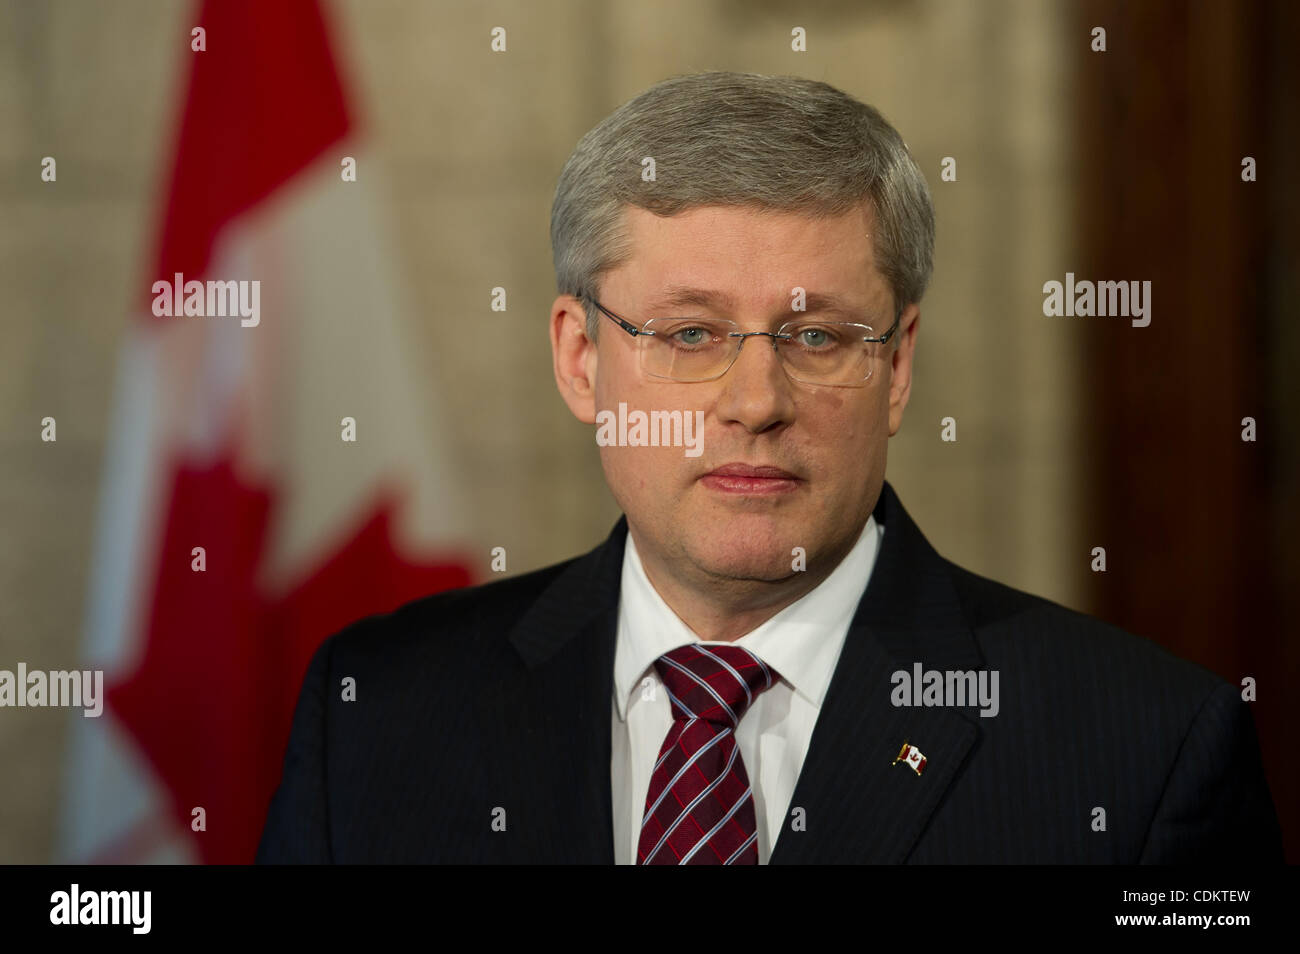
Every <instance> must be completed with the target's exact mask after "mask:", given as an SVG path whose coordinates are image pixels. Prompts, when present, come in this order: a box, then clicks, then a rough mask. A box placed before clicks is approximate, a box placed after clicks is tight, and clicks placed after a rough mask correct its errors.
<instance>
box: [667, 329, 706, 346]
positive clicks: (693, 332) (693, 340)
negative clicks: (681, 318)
mask: <svg viewBox="0 0 1300 954" xmlns="http://www.w3.org/2000/svg"><path fill="white" fill-rule="evenodd" d="M672 336H673V338H674V339H675V340H676V341H677V343H678V344H684V345H701V344H708V342H709V341H710V340H711V339H712V338H713V333H712V332H710V331H709V329H708V328H700V327H698V326H691V327H688V328H679V329H678V330H677V331H674V332H673V335H672Z"/></svg>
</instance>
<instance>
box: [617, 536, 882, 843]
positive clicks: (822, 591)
mask: <svg viewBox="0 0 1300 954" xmlns="http://www.w3.org/2000/svg"><path fill="white" fill-rule="evenodd" d="M884 533H885V528H884V527H883V526H881V525H879V524H878V523H876V520H875V517H869V518H868V519H867V523H866V526H865V527H863V529H862V534H861V536H860V537H859V538H858V542H857V543H856V544H855V545H854V547H853V549H852V550H850V551H849V553H848V555H847V556H846V557H845V558H844V559H843V560H841V561H840V564H839V566H837V567H836V568H835V569H834V570H833V571H832V572H831V574H830V575H829V576H828V577H826V579H824V580H823V581H822V582H821V583H820V584H818V586H817V587H816V588H815V589H814V590H812V591H811V592H809V593H807V594H805V595H804V596H803V597H801V598H800V599H799V600H797V601H796V602H794V603H791V604H790V605H789V606H787V607H786V608H785V609H783V610H781V612H779V613H777V614H776V615H775V616H773V617H772V618H771V619H769V620H768V621H767V622H765V623H763V624H762V625H761V626H759V627H758V628H757V629H754V630H751V631H750V632H748V633H746V634H745V635H744V636H741V637H740V638H739V639H737V640H736V641H735V642H734V643H731V644H730V645H735V646H743V647H745V648H746V649H748V650H749V651H750V652H752V653H753V654H754V655H756V656H758V658H759V659H761V660H763V662H765V663H767V664H768V665H770V666H772V667H773V668H775V669H776V671H777V672H778V673H780V675H781V678H780V679H778V680H777V681H776V683H774V684H773V685H772V686H771V687H770V688H769V689H767V690H765V691H764V692H762V693H761V694H759V696H758V698H757V699H755V700H754V703H753V705H751V706H750V708H749V711H748V712H746V713H745V715H744V716H743V717H742V718H741V720H740V725H739V727H738V728H737V729H736V743H737V745H738V746H739V747H740V757H741V758H742V759H743V760H744V762H745V771H746V773H747V774H748V775H749V781H750V786H751V788H752V790H753V797H754V815H755V820H756V821H757V823H758V863H759V864H767V861H768V859H769V858H770V857H771V856H772V849H773V848H774V847H775V843H776V836H777V835H778V834H779V833H780V832H781V831H782V829H783V827H784V822H785V816H786V811H787V809H788V808H789V805H790V799H791V797H792V796H793V795H794V787H795V782H796V781H797V780H798V778H799V772H800V770H801V769H802V768H803V760H804V756H805V755H807V754H808V743H809V740H811V738H812V732H813V725H814V724H815V723H816V722H817V714H818V713H819V712H820V711H821V706H822V700H823V699H824V698H825V696H826V689H827V687H828V686H829V685H830V681H831V675H832V674H833V673H834V672H835V664H836V662H837V661H838V660H839V657H840V650H841V649H842V648H843V647H844V638H845V636H847V635H848V631H849V623H850V622H851V621H852V620H853V614H854V612H855V611H856V610H857V606H858V602H859V601H860V600H861V599H862V594H863V592H864V591H865V590H866V587H867V581H868V580H869V579H870V578H871V570H872V567H873V566H875V562H876V555H877V554H878V553H879V550H880V542H881V538H882V537H883V536H884ZM705 642H706V641H704V640H701V639H700V637H699V636H697V635H696V634H695V632H694V631H693V630H692V629H691V628H690V627H689V626H687V625H686V624H685V623H684V622H682V620H681V617H679V616H678V615H677V614H676V613H674V612H673V611H672V609H671V608H670V607H669V606H668V604H667V603H665V602H664V601H663V598H662V597H661V596H660V595H659V593H658V592H657V591H656V590H655V588H654V586H653V585H652V584H651V582H650V580H649V578H648V577H647V576H646V574H645V568H644V567H643V566H642V565H641V556H640V554H638V553H637V550H636V545H635V544H634V543H633V542H632V535H631V534H630V533H629V534H628V536H627V545H626V547H625V549H624V551H623V578H622V583H621V589H620V592H619V609H618V634H617V644H616V648H615V651H614V699H613V705H612V708H613V748H612V752H611V758H610V781H611V785H612V795H613V812H614V860H615V862H616V863H617V864H621V865H626V864H635V863H636V853H637V844H638V842H639V841H640V835H641V819H642V816H643V814H644V812H645V801H646V793H647V792H648V791H649V789H650V773H651V770H652V769H653V768H654V763H655V760H656V759H657V758H658V757H659V749H660V747H661V746H662V745H663V742H664V737H665V736H667V734H668V729H669V728H670V727H671V726H672V721H673V716H672V707H671V705H670V703H669V702H668V694H667V693H666V692H664V691H663V682H662V681H661V680H660V679H659V673H658V672H657V671H656V670H655V667H654V662H655V660H656V659H658V658H659V657H660V656H661V655H663V654H664V653H666V652H668V651H669V650H671V649H676V648H677V647H678V646H684V645H686V644H687V643H705ZM708 644H709V643H706V645H708ZM712 645H727V644H716V643H714V644H712Z"/></svg>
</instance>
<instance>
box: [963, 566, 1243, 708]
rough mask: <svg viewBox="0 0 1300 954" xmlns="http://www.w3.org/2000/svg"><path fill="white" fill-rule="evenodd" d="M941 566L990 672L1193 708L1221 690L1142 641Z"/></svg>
mask: <svg viewBox="0 0 1300 954" xmlns="http://www.w3.org/2000/svg"><path fill="white" fill-rule="evenodd" d="M944 562H945V563H946V564H947V566H948V569H949V573H950V576H951V579H952V582H953V587H954V589H955V590H956V592H957V596H958V599H959V600H960V602H961V604H962V609H963V614H964V615H965V618H966V620H967V622H968V623H969V624H970V627H971V630H972V631H973V632H974V634H975V637H976V639H977V641H978V643H979V645H980V649H981V652H982V653H983V654H984V656H985V658H986V659H987V660H988V661H989V666H990V668H997V665H998V664H1006V665H1009V666H1012V667H1014V668H1016V669H1019V670H1020V672H1021V673H1023V674H1026V675H1029V674H1031V673H1032V674H1033V676H1034V677H1035V678H1040V679H1043V680H1044V681H1045V683H1056V682H1070V683H1079V682H1080V681H1081V680H1082V681H1084V682H1085V683H1093V684H1094V685H1096V684H1100V685H1109V686H1111V687H1112V688H1113V689H1114V690H1115V691H1116V693H1117V695H1121V696H1122V695H1125V694H1127V691H1130V690H1131V691H1135V692H1145V693H1151V692H1156V693H1163V694H1169V693H1174V694H1175V695H1177V696H1178V697H1180V698H1182V699H1183V700H1191V699H1195V700H1198V701H1200V700H1204V699H1205V698H1206V697H1208V696H1209V695H1210V693H1212V692H1213V691H1214V690H1216V689H1220V688H1222V687H1223V686H1225V685H1227V682H1226V681H1225V680H1224V679H1223V678H1222V677H1221V676H1219V675H1217V674H1216V673H1214V672H1211V671H1210V670H1209V669H1207V668H1205V667H1204V666H1201V665H1199V664H1197V663H1194V662H1191V661H1190V660H1187V659H1183V658H1182V657H1180V656H1177V655H1175V654H1174V653H1172V652H1171V651H1169V650H1168V649H1166V648H1165V647H1164V646H1162V645H1160V644H1159V643H1158V642H1156V641H1155V640H1153V639H1151V638H1149V637H1146V636H1142V635H1138V634H1135V633H1132V632H1129V631H1127V630H1125V629H1122V628H1121V627H1119V626H1116V625H1114V624H1111V623H1108V622H1106V621H1104V620H1102V619H1098V618H1097V617H1095V616H1089V615H1088V614H1086V613H1083V612H1080V611H1078V610H1074V609H1071V608H1069V607H1067V606H1063V605H1061V604H1060V603H1056V602H1054V601H1052V600H1050V599H1047V598H1045V597H1042V596H1037V595H1035V594H1033V593H1029V592H1026V591H1024V590H1018V589H1016V588H1014V587H1012V586H1008V585H1007V584H1005V583H1000V582H998V581H996V580H992V579H989V578H987V577H984V576H980V575H979V574H977V573H973V572H971V571H970V570H967V569H964V568H962V567H960V566H957V565H956V564H954V563H952V562H950V561H946V560H945V561H944ZM1093 680H1096V682H1093ZM1171 701H1172V700H1171Z"/></svg>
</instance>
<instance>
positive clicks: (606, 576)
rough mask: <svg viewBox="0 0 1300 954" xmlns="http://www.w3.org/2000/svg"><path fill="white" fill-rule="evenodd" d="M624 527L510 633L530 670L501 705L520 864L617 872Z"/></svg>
mask: <svg viewBox="0 0 1300 954" xmlns="http://www.w3.org/2000/svg"><path fill="white" fill-rule="evenodd" d="M626 533H627V523H626V521H625V520H623V519H620V520H619V522H618V523H617V524H616V525H615V527H614V529H613V531H612V532H611V533H610V535H609V538H608V539H607V540H606V541H605V542H604V543H602V544H601V545H600V546H599V547H597V548H596V549H595V550H592V551H591V552H590V553H588V554H586V555H585V556H582V557H579V558H578V559H577V560H575V561H573V562H572V563H570V564H569V566H568V567H567V568H566V569H565V570H564V571H562V572H561V574H560V576H559V577H558V578H557V579H556V580H555V581H554V582H553V583H552V584H551V585H550V586H549V587H548V588H547V589H546V590H545V591H544V592H543V593H542V595H541V596H540V597H539V598H538V599H537V601H536V602H535V603H534V604H533V606H532V607H531V608H530V609H529V610H528V612H527V613H526V614H525V615H524V616H523V617H522V618H521V619H520V621H519V623H518V624H516V626H515V628H514V629H513V630H512V632H511V634H510V641H511V642H512V643H513V644H514V646H515V648H516V649H517V650H518V652H519V654H520V656H521V657H522V658H523V660H524V664H525V666H526V667H527V669H526V672H525V674H524V676H523V678H521V679H519V680H518V681H515V682H512V688H511V690H510V691H509V692H505V693H503V694H502V695H501V696H500V698H499V703H500V705H501V707H502V708H501V722H500V723H499V724H500V725H501V726H502V729H503V737H504V738H506V739H509V740H511V741H510V742H509V745H510V747H511V751H512V752H513V758H514V760H515V765H516V766H517V768H516V770H515V771H514V772H512V776H513V777H514V778H516V779H519V780H521V782H520V784H521V785H522V790H521V793H520V794H521V797H522V798H523V799H524V800H525V801H526V805H527V808H526V815H525V817H526V818H527V819H529V822H528V823H526V824H525V825H523V826H521V829H520V839H521V845H520V854H521V860H525V861H539V862H541V861H545V862H554V863H562V864H563V863H570V864H574V863H576V864H613V863H614V829H613V812H612V807H611V792H610V732H611V723H610V718H611V715H610V713H611V708H610V707H611V704H612V700H613V697H614V640H615V636H616V634H617V625H618V595H619V582H620V578H621V574H622V566H623V543H624V540H625V539H626Z"/></svg>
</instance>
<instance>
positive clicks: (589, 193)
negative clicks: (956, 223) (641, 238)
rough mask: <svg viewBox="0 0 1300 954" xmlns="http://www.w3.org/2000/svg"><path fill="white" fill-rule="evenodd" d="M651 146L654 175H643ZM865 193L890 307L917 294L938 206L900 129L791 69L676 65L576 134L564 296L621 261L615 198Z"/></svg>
mask: <svg viewBox="0 0 1300 954" xmlns="http://www.w3.org/2000/svg"><path fill="white" fill-rule="evenodd" d="M646 156H653V157H654V161H655V166H656V170H657V173H658V172H667V173H668V174H667V175H663V176H662V177H658V176H657V180H656V181H650V182H645V181H642V178H641V168H642V166H641V164H642V160H643V158H644V157H646ZM864 201H869V202H870V203H871V208H872V210H873V212H874V213H875V217H876V243H875V257H876V264H877V267H879V269H880V272H881V274H882V275H884V277H885V279H886V280H887V281H888V282H889V285H890V288H891V290H892V291H893V295H894V303H895V311H896V313H901V311H902V309H903V308H904V307H905V305H907V304H908V303H911V302H919V301H920V300H921V296H922V295H923V294H924V293H925V288H926V286H927V285H928V284H929V282H930V273H931V270H932V267H933V259H934V206H933V204H932V202H931V200H930V190H929V187H928V186H927V185H926V182H925V176H923V175H922V174H921V170H920V168H919V167H918V166H917V164H916V161H915V160H914V159H913V158H912V155H911V153H910V152H909V151H908V149H907V144H906V143H905V142H903V139H902V137H901V136H900V135H899V134H898V131H897V130H895V129H894V127H893V126H891V125H890V124H889V123H888V122H887V121H886V120H885V118H884V117H883V116H881V115H880V113H879V112H878V111H877V110H876V109H874V108H873V107H871V106H868V105H866V104H865V103H862V102H859V101H858V100H856V99H854V98H853V97H851V96H849V95H847V94H845V93H843V92H841V91H840V90H838V89H836V88H835V87H833V86H830V85H828V84H826V83H822V82H818V81H816V80H810V79H803V78H801V77H797V76H764V75H762V74H759V73H732V72H721V71H711V72H705V73H695V74H690V75H683V76H675V77H672V78H671V79H667V80H664V81H663V82H661V83H657V84H656V85H654V86H652V87H650V88H649V89H648V90H646V91H645V92H643V93H641V94H640V95H639V96H637V97H636V98H634V99H631V100H629V101H628V102H626V103H624V104H623V105H622V106H620V107H619V108H618V109H616V110H615V111H614V112H613V113H611V114H610V115H609V116H608V117H606V118H605V119H604V120H603V121H602V122H601V123H600V124H599V125H597V126H596V127H595V128H594V129H592V130H591V131H590V132H588V133H587V134H586V135H585V136H583V137H582V139H581V140H579V142H578V145H577V147H576V148H575V149H574V150H573V155H571V156H570V157H569V159H568V161H567V162H566V163H565V164H564V168H563V169H562V170H561V172H560V178H559V183H558V184H557V185H556V189H555V200H554V202H553V203H552V205H551V250H552V255H553V257H554V262H555V279H556V285H557V291H558V293H559V294H562V295H563V294H568V295H576V296H578V297H579V298H580V299H581V301H582V304H583V308H584V309H585V311H586V314H587V330H588V334H589V335H590V336H591V337H592V338H595V336H596V329H597V327H598V326H599V324H600V313H599V312H598V311H597V310H596V308H595V305H594V303H593V301H592V299H593V298H594V297H595V295H596V294H597V292H598V291H599V282H600V280H601V278H602V277H603V275H604V274H605V273H606V272H607V271H609V270H610V269H612V268H615V267H617V266H618V265H620V264H621V263H623V262H624V261H626V260H627V258H628V256H629V255H630V254H631V241H630V236H629V235H628V233H627V230H626V226H625V221H624V214H623V208H624V206H625V205H633V206H637V207H639V208H642V209H646V210H647V211H650V212H654V213H657V214H659V215H675V214H676V213H678V212H681V211H684V210H686V209H690V208H693V207H696V206H704V205H733V206H751V207H755V208H761V209H770V210H779V211H793V212H803V213H806V214H809V215H816V216H835V215H840V214H843V213H845V212H848V211H850V210H851V209H853V208H854V207H857V206H860V205H861V204H862V203H863V202H864Z"/></svg>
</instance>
